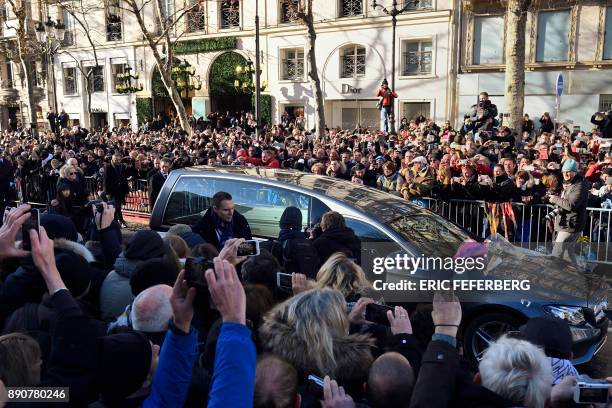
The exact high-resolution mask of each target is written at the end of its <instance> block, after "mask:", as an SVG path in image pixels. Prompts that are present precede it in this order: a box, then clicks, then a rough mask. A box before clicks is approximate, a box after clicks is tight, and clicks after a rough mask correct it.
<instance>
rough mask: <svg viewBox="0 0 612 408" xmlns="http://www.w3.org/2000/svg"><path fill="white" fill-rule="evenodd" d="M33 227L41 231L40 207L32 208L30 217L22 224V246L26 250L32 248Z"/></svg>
mask: <svg viewBox="0 0 612 408" xmlns="http://www.w3.org/2000/svg"><path fill="white" fill-rule="evenodd" d="M32 229H35V230H36V232H40V211H38V209H32V210H30V218H28V219H27V220H26V222H24V223H23V225H22V226H21V241H22V248H23V249H24V250H26V251H29V250H31V249H32V242H31V241H30V230H32Z"/></svg>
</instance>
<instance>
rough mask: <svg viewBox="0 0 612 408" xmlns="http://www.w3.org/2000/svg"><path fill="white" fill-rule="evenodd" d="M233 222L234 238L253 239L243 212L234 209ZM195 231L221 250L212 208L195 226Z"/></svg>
mask: <svg viewBox="0 0 612 408" xmlns="http://www.w3.org/2000/svg"><path fill="white" fill-rule="evenodd" d="M232 223H233V235H234V238H244V239H253V235H252V234H251V227H250V226H249V222H248V221H247V219H246V218H244V216H243V215H242V214H240V213H238V211H234V216H233V218H232ZM193 232H196V233H198V234H200V235H201V236H202V238H203V239H204V241H206V242H207V243H209V244H211V245H214V246H215V248H217V249H218V250H219V251H220V250H221V245H220V244H219V238H218V237H217V232H216V231H215V222H214V221H213V217H212V208H209V209H208V210H207V211H206V213H205V214H204V216H203V217H202V219H201V220H200V221H199V222H198V223H197V224H196V225H195V226H194V227H193Z"/></svg>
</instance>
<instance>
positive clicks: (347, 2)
mask: <svg viewBox="0 0 612 408" xmlns="http://www.w3.org/2000/svg"><path fill="white" fill-rule="evenodd" d="M362 13H363V0H342V5H341V10H340V14H341V16H342V17H350V16H358V15H360V14H362Z"/></svg>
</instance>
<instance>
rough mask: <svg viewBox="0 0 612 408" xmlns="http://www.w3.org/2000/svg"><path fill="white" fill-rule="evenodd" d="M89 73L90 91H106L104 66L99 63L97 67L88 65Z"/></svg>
mask: <svg viewBox="0 0 612 408" xmlns="http://www.w3.org/2000/svg"><path fill="white" fill-rule="evenodd" d="M87 69H88V71H87V73H88V74H89V91H90V92H92V93H93V92H104V67H103V66H101V65H98V66H97V67H88V68H87Z"/></svg>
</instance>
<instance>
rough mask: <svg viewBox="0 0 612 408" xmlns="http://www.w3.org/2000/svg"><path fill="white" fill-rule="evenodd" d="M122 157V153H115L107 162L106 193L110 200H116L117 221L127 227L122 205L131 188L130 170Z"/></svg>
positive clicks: (105, 175) (105, 174)
mask: <svg viewBox="0 0 612 408" xmlns="http://www.w3.org/2000/svg"><path fill="white" fill-rule="evenodd" d="M121 159H122V157H121V155H120V154H119V153H115V154H114V155H113V157H112V158H111V162H110V164H107V165H106V166H105V168H104V194H105V195H106V198H107V199H108V200H112V201H114V202H115V209H116V211H115V215H116V216H117V221H119V223H120V224H121V226H122V227H126V226H127V225H126V223H125V221H124V219H123V214H122V213H121V206H122V205H123V202H124V201H125V196H126V195H127V193H128V192H129V190H130V188H129V186H128V181H127V177H128V172H127V169H126V168H125V165H123V163H121Z"/></svg>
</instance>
